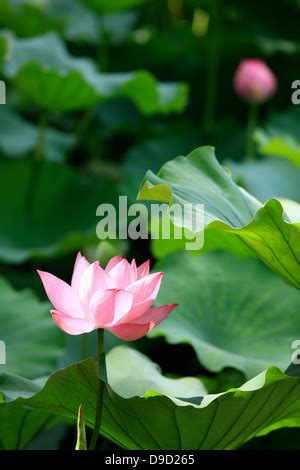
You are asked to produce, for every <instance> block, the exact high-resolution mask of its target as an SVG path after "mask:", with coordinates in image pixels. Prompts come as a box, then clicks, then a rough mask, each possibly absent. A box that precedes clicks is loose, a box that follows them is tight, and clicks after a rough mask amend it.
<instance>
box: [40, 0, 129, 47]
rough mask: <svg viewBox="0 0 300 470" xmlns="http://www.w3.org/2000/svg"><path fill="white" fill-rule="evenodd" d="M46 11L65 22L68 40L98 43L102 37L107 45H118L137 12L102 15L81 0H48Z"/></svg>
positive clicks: (127, 31)
mask: <svg viewBox="0 0 300 470" xmlns="http://www.w3.org/2000/svg"><path fill="white" fill-rule="evenodd" d="M46 11H47V14H48V15H50V16H54V17H57V18H59V19H60V21H61V22H63V23H64V36H65V37H66V38H67V39H68V40H70V41H82V42H86V43H91V44H96V45H98V44H99V40H101V39H103V38H104V37H105V40H106V41H108V42H109V43H110V44H119V43H120V42H122V41H123V40H124V39H125V38H126V37H127V36H128V34H129V32H130V31H131V30H132V28H133V26H134V25H135V23H136V20H137V14H136V12H132V11H130V12H122V13H113V14H105V15H101V16H100V17H99V16H98V15H97V13H96V12H95V11H93V10H90V9H89V8H88V7H87V6H85V5H84V4H83V2H81V1H80V0H51V1H50V2H48V3H47V5H46Z"/></svg>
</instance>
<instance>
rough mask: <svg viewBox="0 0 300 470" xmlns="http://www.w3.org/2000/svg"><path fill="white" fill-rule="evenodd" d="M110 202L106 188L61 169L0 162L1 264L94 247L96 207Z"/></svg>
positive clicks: (111, 193)
mask: <svg viewBox="0 0 300 470" xmlns="http://www.w3.org/2000/svg"><path fill="white" fill-rule="evenodd" d="M54 182H55V184H54ZM114 197H115V193H114V188H113V187H112V185H111V184H110V183H108V182H107V183H106V182H103V181H99V180H97V181H92V180H89V179H87V178H83V177H80V176H79V175H77V174H76V173H75V172H74V170H71V169H70V168H67V167H64V166H62V165H57V164H54V163H50V162H36V163H35V162H31V161H27V160H20V161H5V160H2V161H0V211H1V227H0V259H1V260H3V261H5V262H10V263H21V262H24V261H26V260H28V259H30V258H32V257H34V258H36V257H38V258H49V257H52V256H57V255H58V254H59V255H61V254H64V253H70V252H73V251H75V250H78V249H79V248H82V246H83V245H84V244H88V243H92V242H93V243H96V242H97V237H96V224H97V218H96V208H97V207H98V205H99V204H101V202H106V203H107V202H112V201H113V200H114ZM12 214H13V216H12Z"/></svg>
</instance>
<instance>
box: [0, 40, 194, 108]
mask: <svg viewBox="0 0 300 470" xmlns="http://www.w3.org/2000/svg"><path fill="white" fill-rule="evenodd" d="M4 70H5V73H6V75H7V77H9V78H11V79H14V80H15V83H16V85H17V86H18V87H19V88H20V90H21V91H22V92H23V93H24V94H25V95H26V96H27V97H29V98H30V99H31V100H32V101H34V103H35V104H36V105H38V106H40V107H42V108H45V109H49V110H52V111H68V110H72V109H78V108H83V107H88V106H91V105H93V104H96V103H97V102H99V101H101V100H105V99H109V98H114V97H118V96H125V97H127V98H129V99H131V100H132V101H133V102H134V104H135V105H136V106H137V107H138V109H139V110H141V111H142V112H144V113H145V114H152V113H157V112H161V113H170V112H178V111H181V110H182V109H183V108H184V107H185V105H186V101H187V87H186V85H185V84H183V83H181V84H177V83H162V84H159V83H158V82H157V81H156V79H155V78H154V77H153V76H152V75H151V74H150V73H149V72H146V71H137V72H127V73H116V74H100V73H98V72H97V70H96V68H95V65H94V63H93V62H91V61H90V60H88V59H86V58H84V59H79V58H74V57H72V56H70V55H69V53H68V52H67V50H66V49H65V47H64V45H63V43H62V42H60V40H59V38H58V37H57V36H55V35H53V34H48V35H45V36H41V37H37V38H33V39H24V40H18V39H14V40H13V41H12V53H11V55H10V58H9V60H7V62H6V64H5V67H4Z"/></svg>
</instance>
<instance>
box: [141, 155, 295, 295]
mask: <svg viewBox="0 0 300 470" xmlns="http://www.w3.org/2000/svg"><path fill="white" fill-rule="evenodd" d="M138 197H139V199H144V200H156V201H161V202H167V203H169V204H172V203H178V204H180V205H183V204H184V203H187V204H188V203H192V204H195V203H199V204H200V203H202V204H204V205H205V212H204V223H205V226H206V227H207V228H213V229H219V230H225V231H227V232H229V233H232V234H234V235H237V236H238V237H239V238H241V240H242V241H243V242H244V243H245V244H246V245H247V246H248V247H249V248H250V249H251V250H252V251H253V252H254V253H255V254H256V255H257V256H259V257H260V258H261V259H262V260H263V261H264V262H265V263H266V264H267V265H268V266H270V267H271V268H272V269H273V270H274V271H276V272H277V273H278V274H280V276H282V277H283V278H284V279H285V280H286V281H288V282H289V283H290V284H292V285H293V286H295V287H297V288H298V289H299V288H300V251H299V246H300V244H299V242H300V227H299V225H297V224H292V223H290V222H288V221H287V220H286V219H285V218H284V213H283V208H282V206H281V204H280V202H279V201H277V200H276V199H272V200H270V201H269V202H267V203H266V204H265V205H264V206H263V205H262V204H261V203H260V202H259V201H258V200H257V199H255V198H254V197H253V196H251V195H250V194H249V193H247V192H245V191H244V190H241V189H240V188H239V187H238V186H237V185H236V184H235V183H234V182H233V180H232V179H231V177H230V176H229V175H228V173H227V172H226V171H225V170H224V169H223V168H222V166H221V165H219V163H218V161H217V160H216V158H215V156H214V152H213V149H212V148H211V147H202V148H199V149H197V150H194V151H193V152H192V153H190V154H189V155H188V156H187V157H178V158H176V159H174V160H171V161H170V162H168V163H166V164H165V165H164V166H163V167H162V169H161V170H160V171H159V173H158V175H157V176H156V175H154V173H152V172H148V173H147V174H146V176H145V179H144V181H143V183H142V186H141V189H140V192H139V196H138ZM193 211H195V206H194V207H193ZM194 216H195V214H194ZM191 217H192V214H191ZM184 223H185V224H186V226H188V224H191V220H186V219H185V220H184Z"/></svg>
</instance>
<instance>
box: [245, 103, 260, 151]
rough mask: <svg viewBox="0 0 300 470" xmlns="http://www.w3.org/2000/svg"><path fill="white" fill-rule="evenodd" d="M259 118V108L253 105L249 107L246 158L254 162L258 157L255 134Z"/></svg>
mask: <svg viewBox="0 0 300 470" xmlns="http://www.w3.org/2000/svg"><path fill="white" fill-rule="evenodd" d="M257 117H258V106H257V105H255V104H251V105H250V107H249V117H248V129H247V140H246V158H247V159H248V160H253V159H254V158H255V156H256V155H255V145H254V139H253V134H254V131H255V128H256V126H257Z"/></svg>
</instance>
